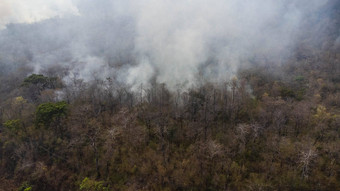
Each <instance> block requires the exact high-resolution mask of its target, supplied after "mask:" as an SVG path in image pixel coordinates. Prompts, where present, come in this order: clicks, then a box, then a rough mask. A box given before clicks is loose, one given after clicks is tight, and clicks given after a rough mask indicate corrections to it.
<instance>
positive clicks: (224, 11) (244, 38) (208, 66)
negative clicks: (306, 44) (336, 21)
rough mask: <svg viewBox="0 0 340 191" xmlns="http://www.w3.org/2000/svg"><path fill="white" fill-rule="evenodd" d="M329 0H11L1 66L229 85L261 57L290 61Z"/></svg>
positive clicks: (3, 17)
mask: <svg viewBox="0 0 340 191" xmlns="http://www.w3.org/2000/svg"><path fill="white" fill-rule="evenodd" d="M328 2H329V1H327V0H299V1H294V0H278V1H273V0H245V1H239V0H195V1H193V0H162V1H160V0H98V1H92V0H63V1H60V0H58V1H57V0H48V1H46V0H44V1H42V0H27V1H19V0H11V1H9V0H5V1H2V3H0V10H1V11H0V12H1V13H0V26H1V27H2V28H4V29H2V30H1V31H0V44H1V46H0V64H1V65H2V66H3V71H5V68H6V70H9V69H10V68H11V67H12V68H15V67H17V66H21V65H28V66H32V67H33V68H34V69H35V72H39V71H44V70H46V69H47V68H50V67H55V66H59V67H62V68H67V69H69V70H70V71H71V72H70V75H72V74H73V75H75V74H77V75H78V76H79V77H81V78H83V79H85V80H91V78H92V77H93V76H96V77H100V78H106V77H111V76H113V75H115V76H116V77H117V79H119V80H120V81H122V82H125V83H128V84H130V85H132V87H133V88H136V87H137V86H139V84H141V83H143V84H148V82H149V81H150V80H156V81H157V82H159V83H166V84H167V85H168V86H169V87H170V88H175V87H176V86H177V85H178V84H181V85H184V87H190V86H192V85H194V84H195V81H196V78H197V77H198V76H200V77H202V78H204V79H207V80H209V81H223V80H227V79H229V78H230V77H231V76H232V75H233V74H235V72H236V71H237V69H238V68H240V67H242V66H244V65H249V64H251V63H253V62H254V61H256V60H259V59H263V60H266V62H270V63H280V62H281V61H282V60H284V59H285V57H286V56H288V55H289V54H290V53H291V52H292V51H293V50H294V48H295V47H296V46H297V45H298V43H299V40H300V39H303V38H305V34H310V30H311V26H313V25H314V24H315V22H316V21H317V20H320V18H315V15H320V13H321V12H320V11H322V10H323V9H324V7H325V5H327V3H328ZM14 12H15V13H16V14H14ZM313 15H314V17H313ZM324 15H326V13H324ZM316 17H318V16H316ZM14 23H21V24H14ZM320 33H323V31H322V30H320V32H318V34H317V35H322V34H320Z"/></svg>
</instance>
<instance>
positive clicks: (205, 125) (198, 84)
mask: <svg viewBox="0 0 340 191" xmlns="http://www.w3.org/2000/svg"><path fill="white" fill-rule="evenodd" d="M331 2H332V4H331V5H332V6H331V7H332V9H327V10H328V11H329V12H331V13H332V14H330V16H329V15H327V17H324V19H320V20H319V21H318V23H317V24H318V26H324V23H326V21H327V22H329V23H332V25H331V26H332V27H330V28H327V30H326V31H327V33H323V35H322V38H319V39H318V40H320V41H318V42H315V41H314V40H315V38H316V36H315V34H316V33H313V31H312V32H310V33H309V34H308V35H307V36H303V37H302V40H301V41H299V43H298V44H295V45H296V46H294V49H293V51H291V52H290V53H289V54H288V55H287V56H285V57H284V59H281V60H280V61H277V60H272V59H267V58H265V56H263V57H261V56H260V57H255V56H254V57H250V58H247V59H246V62H247V63H251V64H245V65H242V67H241V66H240V67H238V68H237V70H236V71H235V72H234V74H233V75H230V73H229V72H227V71H221V72H222V73H223V72H225V73H226V75H228V78H227V80H217V81H214V80H211V79H210V78H209V75H206V71H205V69H202V68H204V67H209V63H208V62H212V63H213V62H215V61H214V59H210V60H209V59H208V61H207V63H208V64H207V63H205V65H204V67H203V66H201V67H202V68H201V69H199V72H197V74H196V75H195V77H193V79H194V81H195V83H192V84H191V85H190V86H189V87H188V86H180V85H178V86H173V85H171V83H167V81H164V82H162V81H161V80H159V78H157V77H156V76H155V75H154V76H153V77H151V78H150V79H148V80H147V82H146V83H145V82H144V81H137V82H134V83H133V84H131V83H130V84H129V83H125V82H122V80H121V77H120V76H119V74H116V73H110V75H108V76H105V77H102V76H101V75H100V74H99V75H98V73H96V74H95V73H93V74H92V75H91V77H90V79H91V80H88V79H85V78H84V75H81V74H79V73H77V72H73V68H72V67H64V66H65V65H58V64H55V65H48V67H45V68H41V69H40V70H36V69H35V68H34V67H32V65H30V64H27V63H29V62H30V61H32V60H33V61H34V59H33V58H32V57H34V51H36V50H35V49H38V48H35V47H33V48H32V47H29V48H32V50H30V51H32V52H33V53H27V52H24V51H14V49H15V48H13V47H12V45H11V46H10V45H6V47H7V48H6V50H5V48H1V47H0V66H1V71H0V191H2V190H4V191H7V190H15V191H16V190H18V191H36V190H37V191H40V190H41V191H44V190H46V191H59V190H65V191H66V190H80V191H109V190H131V191H134V190H183V191H184V190H211V191H212V190H235V191H237V190H251V191H260V190H278V191H279V190H283V191H285V190H301V191H310V190H330V191H335V190H340V91H339V90H340V38H338V36H337V35H338V33H339V31H340V19H339V18H340V11H339V10H340V9H337V8H336V7H340V3H339V2H337V1H331ZM328 6H329V5H328ZM328 8H329V7H328ZM52 21H53V20H52ZM52 21H51V22H52ZM48 22H50V21H48ZM53 22H54V21H53ZM45 24H46V25H48V26H49V25H50V23H45ZM45 24H43V25H45ZM33 25H34V24H33ZM35 25H36V27H38V28H39V27H40V28H43V27H42V26H40V25H39V24H35ZM51 25H53V24H51ZM30 27H31V26H30V25H27V26H26V25H23V24H14V25H12V26H9V27H8V28H7V29H4V30H5V32H1V31H0V37H4V36H5V37H4V38H0V41H1V42H7V41H6V38H7V37H8V38H9V36H8V34H7V33H9V32H8V31H12V32H14V33H13V34H15V35H24V34H22V33H20V31H21V30H24V29H25V30H26V29H27V31H28V32H27V34H28V33H30V31H34V28H35V27H32V28H30ZM40 28H39V30H41V29H40ZM316 28H317V27H316ZM321 28H322V27H321ZM314 32H315V31H314ZM4 33H5V34H4ZM32 33H33V34H35V32H32ZM6 35H7V36H6ZM24 36H25V35H24ZM19 37H20V38H21V36H19ZM4 39H5V40H4ZM13 39H15V38H14V37H13ZM13 39H12V40H9V42H14V40H13ZM21 41H24V42H26V40H25V38H22V39H21V40H18V41H15V42H16V43H18V44H20V43H19V42H21ZM337 41H339V42H337ZM27 42H30V41H29V40H27ZM4 46H5V45H4ZM13 46H18V45H17V44H16V45H13ZM39 46H40V45H39ZM41 46H42V49H46V47H47V45H45V44H43V45H41ZM264 46H265V45H264ZM128 47H129V46H128ZM125 48H127V47H124V51H125ZM18 49H19V48H18ZM47 49H48V47H47ZM67 50H68V49H67ZM9 51H13V52H11V53H8V52H9ZM19 52H20V53H19ZM22 52H24V53H22ZM109 53H110V52H109ZM8 54H12V55H13V57H15V59H14V58H13V59H12V60H11V59H8V58H7V57H6V56H4V55H8ZM31 54H32V55H33V56H32V55H31ZM65 54H66V53H65ZM18 55H19V56H18ZM58 55H59V54H58ZM58 55H57V56H56V57H59V56H58ZM123 57H124V59H121V60H120V61H121V62H116V61H115V60H113V61H112V60H111V61H112V64H111V65H110V66H109V67H111V66H112V67H113V68H114V67H115V68H123V65H124V63H125V62H126V63H131V62H135V61H136V60H138V58H137V57H134V56H132V55H131V54H130V53H129V54H126V55H124V56H123ZM275 58H276V57H275ZM60 59H61V58H60ZM112 59H113V58H112ZM13 60H14V61H13ZM65 60H66V62H68V60H67V59H65ZM131 60H132V61H131ZM7 61H8V62H7ZM10 61H13V63H14V62H15V64H13V63H12V62H10ZM33 61H32V62H33ZM44 61H46V60H44ZM111 61H110V62H111ZM5 62H6V63H5ZM51 62H52V61H51ZM60 62H61V61H60ZM113 65H114V66H113ZM117 71H123V69H121V70H118V69H117ZM139 72H141V71H139ZM118 73H119V72H118ZM156 73H157V72H156ZM159 73H160V74H162V70H159ZM71 74H72V75H71ZM139 75H142V72H141V73H139ZM157 75H158V74H157ZM174 78H175V77H174ZM183 78H186V77H183ZM187 79H190V78H187Z"/></svg>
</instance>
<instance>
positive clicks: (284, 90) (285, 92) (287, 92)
mask: <svg viewBox="0 0 340 191" xmlns="http://www.w3.org/2000/svg"><path fill="white" fill-rule="evenodd" d="M280 96H281V97H283V98H294V97H295V93H294V91H293V90H292V89H290V88H288V87H281V89H280Z"/></svg>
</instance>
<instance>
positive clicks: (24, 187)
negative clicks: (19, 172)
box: [18, 182, 32, 191]
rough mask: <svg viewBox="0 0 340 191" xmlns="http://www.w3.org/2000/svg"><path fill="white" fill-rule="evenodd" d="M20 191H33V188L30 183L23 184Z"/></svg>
mask: <svg viewBox="0 0 340 191" xmlns="http://www.w3.org/2000/svg"><path fill="white" fill-rule="evenodd" d="M18 191H32V186H31V185H30V184H29V183H28V182H23V183H22V184H21V186H20V187H19V188H18Z"/></svg>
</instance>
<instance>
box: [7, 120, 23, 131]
mask: <svg viewBox="0 0 340 191" xmlns="http://www.w3.org/2000/svg"><path fill="white" fill-rule="evenodd" d="M4 126H5V127H6V128H8V129H9V130H11V131H17V130H19V129H20V127H21V120H20V119H15V120H8V121H6V122H5V123H4Z"/></svg>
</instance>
